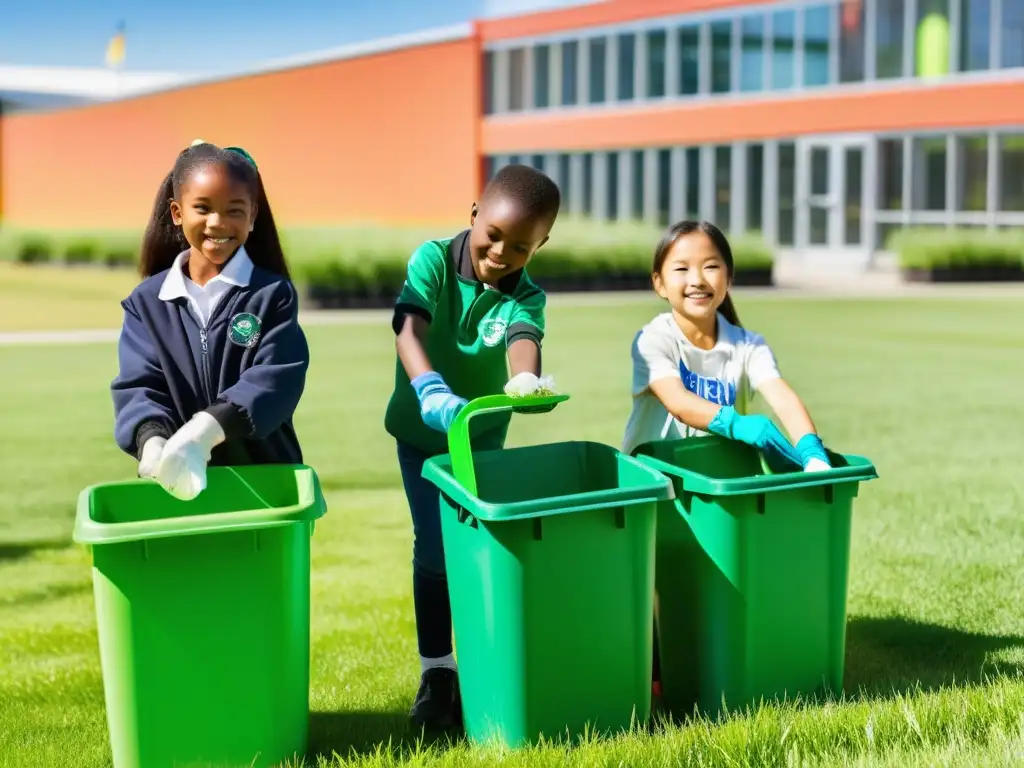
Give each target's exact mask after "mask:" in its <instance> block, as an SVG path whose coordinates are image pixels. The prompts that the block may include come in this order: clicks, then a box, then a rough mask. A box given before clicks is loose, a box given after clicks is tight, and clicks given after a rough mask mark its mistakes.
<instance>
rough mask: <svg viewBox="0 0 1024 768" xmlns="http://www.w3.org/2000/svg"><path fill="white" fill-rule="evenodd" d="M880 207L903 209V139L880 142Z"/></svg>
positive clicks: (892, 209) (886, 209) (884, 208)
mask: <svg viewBox="0 0 1024 768" xmlns="http://www.w3.org/2000/svg"><path fill="white" fill-rule="evenodd" d="M878 207H879V209H880V210H883V211H902V210H903V139H882V140H881V141H880V142H878Z"/></svg>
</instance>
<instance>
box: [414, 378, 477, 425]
mask: <svg viewBox="0 0 1024 768" xmlns="http://www.w3.org/2000/svg"><path fill="white" fill-rule="evenodd" d="M411 383H412V388H413V389H414V390H416V397H417V398H418V399H419V401H420V415H421V416H422V417H423V423H424V424H426V425H427V426H428V427H430V428H431V429H436V430H437V431H438V432H444V433H445V434H447V433H448V430H449V429H450V428H451V426H452V422H453V421H455V417H456V416H458V415H459V411H461V410H462V409H463V408H464V407H465V405H466V401H465V400H463V399H462V398H461V397H459V396H458V395H456V394H454V393H453V392H452V390H451V387H449V386H448V385H447V384H445V383H444V379H443V378H442V377H441V374H439V373H437V372H436V371H429V372H427V373H424V374H422V375H420V376H417V377H416V378H415V379H413V380H412V382H411Z"/></svg>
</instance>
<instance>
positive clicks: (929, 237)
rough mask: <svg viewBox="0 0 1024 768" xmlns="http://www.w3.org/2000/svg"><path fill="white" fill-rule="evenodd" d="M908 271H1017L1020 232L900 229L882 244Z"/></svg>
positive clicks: (1023, 234)
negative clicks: (884, 244) (994, 269)
mask: <svg viewBox="0 0 1024 768" xmlns="http://www.w3.org/2000/svg"><path fill="white" fill-rule="evenodd" d="M886 248H887V250H889V251H891V252H893V253H895V254H896V256H897V258H898V260H899V265H900V267H901V268H902V269H903V270H904V271H909V270H922V271H923V270H970V269H990V268H996V269H1001V270H1007V269H1009V270H1019V269H1021V268H1024V229H1007V230H986V229H909V228H908V229H903V230H898V231H896V232H894V233H893V234H892V235H891V236H890V237H889V238H888V239H887V240H886Z"/></svg>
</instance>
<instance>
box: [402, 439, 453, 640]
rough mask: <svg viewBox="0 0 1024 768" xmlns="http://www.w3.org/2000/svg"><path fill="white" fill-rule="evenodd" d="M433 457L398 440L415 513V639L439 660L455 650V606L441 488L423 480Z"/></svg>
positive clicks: (406, 486) (413, 568)
mask: <svg viewBox="0 0 1024 768" xmlns="http://www.w3.org/2000/svg"><path fill="white" fill-rule="evenodd" d="M429 458H430V456H429V455H428V454H426V453H423V452H422V451H419V450H417V449H416V448H413V447H412V446H410V445H406V444H405V443H398V466H399V467H400V468H401V470H402V484H403V485H404V486H405V496H406V498H407V499H408V500H409V510H410V512H411V513H412V530H413V546H412V596H413V603H414V605H415V610H416V639H417V641H418V643H419V650H420V656H423V657H424V658H428V659H436V658H439V657H441V656H447V655H448V654H450V653H451V652H452V607H451V603H450V602H449V600H448V576H447V574H446V572H445V567H444V543H443V541H442V539H441V510H440V504H439V502H438V496H439V491H438V490H437V487H436V486H434V485H433V484H431V483H429V482H427V481H426V480H424V479H423V477H422V476H421V475H420V473H421V472H422V471H423V463H424V462H425V461H426V460H427V459H429Z"/></svg>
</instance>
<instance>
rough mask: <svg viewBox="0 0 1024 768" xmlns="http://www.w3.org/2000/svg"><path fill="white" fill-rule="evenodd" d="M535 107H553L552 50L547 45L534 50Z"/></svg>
mask: <svg viewBox="0 0 1024 768" xmlns="http://www.w3.org/2000/svg"><path fill="white" fill-rule="evenodd" d="M533 106H534V107H535V108H537V109H544V108H546V107H549V106H551V48H550V46H547V45H538V46H537V47H536V48H534V49H533Z"/></svg>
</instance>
